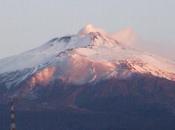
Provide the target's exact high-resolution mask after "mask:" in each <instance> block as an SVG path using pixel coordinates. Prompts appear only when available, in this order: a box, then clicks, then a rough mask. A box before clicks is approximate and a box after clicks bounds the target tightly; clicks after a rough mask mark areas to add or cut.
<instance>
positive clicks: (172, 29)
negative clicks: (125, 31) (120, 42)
mask: <svg viewBox="0 0 175 130" xmlns="http://www.w3.org/2000/svg"><path fill="white" fill-rule="evenodd" d="M88 23H91V24H94V25H96V26H98V27H102V28H104V29H105V30H106V31H108V32H116V31H119V30H120V29H122V28H125V27H132V28H133V29H134V31H135V32H136V33H137V34H138V35H139V37H140V38H141V39H143V41H144V42H142V43H140V46H141V47H143V48H146V49H147V50H149V51H151V52H155V53H157V54H161V55H163V56H166V57H169V58H173V59H175V0H0V58H2V57H6V56H10V55H14V54H18V53H20V52H23V51H25V50H28V49H31V48H34V47H37V46H39V45H41V44H42V43H44V42H46V41H48V40H50V39H51V38H53V37H55V36H62V35H64V34H72V33H76V32H77V31H78V30H80V29H81V28H82V27H83V26H84V25H86V24H88Z"/></svg>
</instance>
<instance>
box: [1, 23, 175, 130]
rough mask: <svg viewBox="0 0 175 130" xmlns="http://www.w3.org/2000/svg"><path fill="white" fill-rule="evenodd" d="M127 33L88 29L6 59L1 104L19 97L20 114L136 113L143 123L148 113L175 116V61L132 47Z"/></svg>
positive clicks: (17, 106)
mask: <svg viewBox="0 0 175 130" xmlns="http://www.w3.org/2000/svg"><path fill="white" fill-rule="evenodd" d="M124 32H126V31H124ZM124 32H123V34H120V35H118V36H114V35H112V34H110V33H107V32H105V31H104V30H103V29H99V28H96V27H94V26H93V25H87V26H85V27H84V28H83V29H81V30H80V31H79V32H78V33H77V34H75V35H69V36H63V37H56V38H53V39H51V40H50V41H48V42H47V43H45V44H43V45H42V46H40V47H38V48H35V49H32V50H29V51H27V52H24V53H22V54H19V55H15V56H12V57H8V58H5V59H2V60H0V104H1V105H6V104H8V102H9V100H10V99H11V98H14V99H15V100H16V109H17V110H19V111H26V110H27V111H33V112H36V111H43V110H45V111H59V112H68V111H69V112H75V113H91V114H92V113H95V114H99V113H101V114H107V115H108V114H109V115H110V114H112V117H113V116H114V115H115V114H116V113H117V114H119V113H121V114H119V115H120V117H125V116H126V115H127V114H128V113H130V114H131V115H132V119H133V115H134V114H135V113H137V114H136V115H135V117H142V119H143V117H144V116H145V115H144V114H145V113H147V114H148V115H149V114H150V113H151V114H150V115H151V117H152V116H154V117H155V113H157V115H161V118H162V119H167V115H174V113H175V62H174V61H171V60H169V59H165V58H162V57H160V56H156V55H154V54H151V53H148V52H144V51H141V50H139V49H136V48H133V47H131V46H128V43H129V41H128V37H127V34H128V32H127V33H126V34H125V33H124ZM129 34H130V33H129ZM120 36H122V38H121V37H120ZM129 36H130V37H131V36H132V35H131V34H130V35H129ZM125 37H126V38H125ZM121 39H124V40H123V41H125V42H122V40H121ZM129 39H130V38H129ZM131 39H132V38H131ZM126 41H127V45H126V44H125V43H126ZM162 113H163V115H162ZM131 115H128V116H131ZM143 115H144V116H143ZM168 118H169V117H168ZM173 118H174V117H173ZM134 119H135V118H134ZM151 119H155V118H151ZM137 120H140V118H139V119H138V118H137ZM145 120H148V119H146V117H145V118H144V121H143V122H145ZM113 121H114V120H113ZM130 121H131V120H130ZM161 121H162V120H161ZM109 122H110V121H109ZM143 122H142V123H143ZM158 123H159V124H161V123H160V122H158ZM80 124H81V123H80ZM131 124H132V123H131ZM131 124H130V125H128V126H129V127H130V128H131V127H132V125H131ZM167 125H168V124H167ZM171 125H172V124H171ZM171 125H169V126H171ZM90 126H91V125H90ZM107 126H111V125H107ZM149 126H150V127H149ZM155 126H157V125H153V124H149V125H148V127H145V129H146V128H160V129H161V128H164V127H155ZM158 126H160V125H158ZM104 127H105V128H107V127H106V126H103V128H102V129H104ZM118 127H120V125H119V124H118V126H117V127H110V128H111V130H112V129H113V130H114V129H116V128H118ZM84 128H85V127H84ZM89 128H90V129H95V128H93V127H89ZM99 128H100V127H99ZM133 128H138V127H135V126H134V127H133ZM77 129H78V128H77ZM96 129H98V128H96ZM118 129H119V128H118ZM123 129H124V128H123ZM126 129H127V128H126Z"/></svg>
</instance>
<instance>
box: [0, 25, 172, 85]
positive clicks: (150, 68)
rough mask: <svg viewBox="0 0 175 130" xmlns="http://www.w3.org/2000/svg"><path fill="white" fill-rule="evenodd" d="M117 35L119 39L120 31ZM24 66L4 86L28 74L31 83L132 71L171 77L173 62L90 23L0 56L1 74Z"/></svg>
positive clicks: (90, 78) (75, 80)
mask: <svg viewBox="0 0 175 130" xmlns="http://www.w3.org/2000/svg"><path fill="white" fill-rule="evenodd" d="M124 32H125V31H124ZM120 35H121V36H122V39H123V37H124V35H122V34H121V33H120ZM118 36H119V35H118ZM126 39H127V38H126ZM131 39H132V38H131ZM119 41H120V40H119ZM127 42H128V41H127ZM26 69H29V70H28V72H27V73H24V74H23V75H21V76H18V78H15V79H14V78H13V75H9V76H8V79H9V77H10V78H12V81H13V82H12V83H11V84H10V85H8V86H11V85H12V84H14V82H15V83H17V82H19V81H21V79H23V80H25V79H27V78H28V77H32V78H30V80H31V86H35V84H37V83H44V84H46V83H48V82H50V81H51V80H56V79H59V80H62V81H64V82H67V83H74V84H84V83H89V82H93V81H98V80H102V79H106V78H111V77H115V78H127V77H129V76H132V74H134V73H141V74H151V75H154V76H158V77H163V78H167V79H169V80H175V62H173V61H170V60H167V59H164V58H161V57H158V56H154V55H152V54H149V53H146V52H142V51H140V50H137V49H134V48H131V47H126V46H124V45H123V43H120V42H118V41H117V39H116V38H114V37H112V35H110V34H108V33H106V32H105V31H103V30H102V29H99V28H96V27H93V26H92V25H87V26H86V27H84V28H83V29H82V30H81V31H79V33H78V34H76V35H72V36H65V37H61V38H54V39H52V40H50V41H49V42H47V43H45V44H44V45H42V46H40V47H38V48H36V49H33V50H30V51H28V52H24V53H22V54H19V55H16V56H13V57H9V58H5V59H3V60H0V75H1V77H6V76H4V75H8V73H11V72H16V71H24V70H26ZM2 75H3V76H2ZM24 77H25V78H24ZM8 79H6V78H5V79H4V81H3V82H5V81H8ZM9 83H10V82H9Z"/></svg>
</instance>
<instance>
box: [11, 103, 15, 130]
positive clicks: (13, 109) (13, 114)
mask: <svg viewBox="0 0 175 130" xmlns="http://www.w3.org/2000/svg"><path fill="white" fill-rule="evenodd" d="M10 121H11V122H10V130H16V115H15V105H14V100H12V101H11V103H10Z"/></svg>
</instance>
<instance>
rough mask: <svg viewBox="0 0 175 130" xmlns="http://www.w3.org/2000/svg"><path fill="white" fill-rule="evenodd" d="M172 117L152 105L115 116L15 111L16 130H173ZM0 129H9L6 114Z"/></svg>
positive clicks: (0, 118)
mask: <svg viewBox="0 0 175 130" xmlns="http://www.w3.org/2000/svg"><path fill="white" fill-rule="evenodd" d="M174 129H175V116H173V115H172V113H170V112H168V111H166V110H160V109H158V108H156V107H154V106H150V107H147V108H145V109H143V108H142V109H141V110H140V111H135V110H133V109H132V110H129V108H128V110H127V111H125V112H115V113H75V112H53V111H52V112H49V111H42V112H17V130H174ZM0 130H9V113H8V112H7V109H4V110H3V109H2V108H1V111H0Z"/></svg>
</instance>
